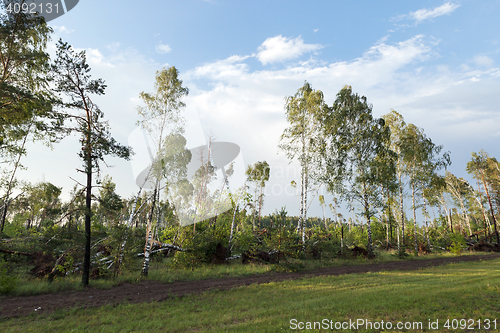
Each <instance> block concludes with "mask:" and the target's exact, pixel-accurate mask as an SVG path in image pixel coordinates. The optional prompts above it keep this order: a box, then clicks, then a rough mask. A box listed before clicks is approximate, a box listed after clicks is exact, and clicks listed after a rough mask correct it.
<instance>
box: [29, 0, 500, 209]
mask: <svg viewBox="0 0 500 333" xmlns="http://www.w3.org/2000/svg"><path fill="white" fill-rule="evenodd" d="M499 14H500V2H498V1H496V0H485V1H468V0H462V1H442V0H426V1H356V2H350V1H314V2H304V1H232V0H208V1H201V0H186V1H160V0H153V1H148V2H142V3H141V2H137V1H134V2H133V1H123V0H122V1H116V0H107V1H97V0H82V1H80V3H79V4H78V5H77V6H76V7H75V8H74V9H73V10H71V11H70V12H69V13H67V14H66V15H63V16H62V17H60V18H57V19H55V20H53V21H51V22H50V25H51V26H52V27H53V28H54V30H55V34H54V36H53V40H54V42H55V41H57V39H58V38H62V39H63V40H65V41H67V42H69V43H70V44H71V45H73V46H74V47H75V48H78V49H84V50H86V52H87V57H88V62H89V63H90V65H91V67H92V73H93V75H94V77H95V78H103V79H104V80H105V81H106V83H107V85H108V88H107V90H106V95H105V96H103V97H99V98H96V99H95V102H96V103H97V104H98V105H99V106H100V107H101V109H102V110H103V111H104V112H105V115H106V118H107V119H109V122H110V125H111V129H112V133H113V135H114V136H115V138H116V139H117V140H118V141H119V142H122V143H124V144H127V143H128V140H129V136H130V134H131V133H132V131H133V130H134V129H135V128H136V121H137V120H138V116H137V112H136V107H137V106H138V105H140V100H139V98H138V95H139V93H140V92H141V91H146V92H152V91H153V84H154V76H155V72H156V71H157V70H159V69H161V68H162V67H165V66H176V67H177V69H178V70H179V71H180V77H181V79H182V80H183V81H184V85H185V86H187V87H188V88H189V89H190V93H189V96H188V98H186V99H185V102H186V104H187V106H188V108H189V109H190V110H191V111H192V110H194V111H195V112H197V114H198V115H199V120H200V123H201V126H202V127H203V130H204V131H205V134H209V133H212V135H213V136H214V137H215V138H216V140H218V141H228V142H233V143H236V144H237V145H239V146H240V147H241V155H242V157H243V160H244V163H245V164H253V163H255V162H257V161H263V160H266V161H267V162H268V163H269V164H270V166H271V180H270V181H269V184H268V186H267V188H268V190H267V193H268V196H267V198H266V203H265V207H264V212H265V213H270V212H273V211H274V210H275V209H277V208H280V207H281V206H285V205H286V207H287V210H288V212H289V214H292V215H298V205H297V204H298V198H297V196H295V195H293V194H292V193H293V191H292V189H291V188H289V184H290V181H291V180H293V179H295V180H296V181H299V178H298V169H297V168H296V165H294V164H291V165H289V164H288V160H287V159H286V157H285V155H284V154H283V153H279V151H278V147H277V146H278V143H279V137H280V135H281V134H282V133H283V130H284V129H285V128H286V127H287V122H286V119H285V116H284V98H285V97H286V96H290V95H293V94H295V93H296V92H297V89H299V88H300V87H301V86H302V85H303V83H304V81H305V80H307V81H308V82H309V83H310V84H311V85H312V87H313V88H314V89H319V90H321V91H323V93H324V95H325V99H326V102H327V103H328V104H329V105H331V104H332V102H333V101H334V99H335V95H336V93H337V92H338V91H339V90H340V89H341V88H342V87H343V86H344V85H346V84H349V85H351V86H352V88H353V90H354V91H355V92H357V93H359V94H361V95H365V96H366V97H367V98H368V101H369V102H370V103H372V104H373V112H374V115H375V116H382V115H384V114H386V113H388V112H389V111H390V110H391V109H395V110H397V111H398V112H399V113H401V114H402V115H403V116H404V118H405V120H406V121H407V122H408V123H414V124H415V125H417V126H418V127H421V128H423V129H424V130H425V133H426V135H427V136H429V137H430V138H431V139H432V140H433V141H434V142H435V143H437V144H440V145H443V146H444V150H446V151H450V152H451V158H452V162H453V164H452V165H451V167H450V168H449V170H450V171H452V172H453V173H455V174H456V175H458V176H461V177H466V178H467V179H470V178H469V177H468V175H467V174H466V172H465V165H466V163H467V161H468V160H469V159H470V154H471V152H472V151H479V150H480V149H485V150H486V151H487V152H488V153H489V154H490V155H492V156H496V157H497V158H498V157H500V151H499V148H498V140H499V139H500V126H499V125H500V109H499V106H500V93H499V92H500V56H499V55H500V25H499V24H498V17H499ZM51 52H54V46H51ZM78 149H79V148H78V140H77V138H76V137H74V138H67V139H65V140H63V141H62V142H61V143H59V144H57V145H55V146H54V148H53V150H50V149H49V148H45V147H43V146H41V145H39V144H35V145H32V146H31V147H30V150H29V155H28V157H27V158H26V159H25V160H24V164H25V165H26V166H27V167H28V170H26V171H24V172H23V173H22V178H26V179H28V180H30V181H32V182H37V181H42V180H45V181H50V182H52V183H54V184H56V185H57V186H62V187H64V190H63V191H64V193H65V195H66V197H67V195H68V192H69V190H70V188H71V187H72V186H73V181H72V180H71V179H70V178H69V177H73V178H75V179H80V180H82V179H83V178H82V175H79V174H78V173H77V172H76V168H79V167H80V165H81V162H80V161H79V159H78V156H77V152H78ZM108 162H109V163H108V164H111V165H114V167H112V168H110V169H104V172H105V173H108V174H110V175H111V176H112V177H113V180H114V181H115V182H116V183H117V191H118V193H119V194H121V195H122V196H124V197H130V196H131V195H132V194H133V193H134V192H136V191H137V186H136V185H135V180H134V171H133V167H132V164H131V163H130V162H125V161H119V160H117V159H113V158H111V159H108ZM295 170H297V171H295ZM314 200H315V202H314V203H313V205H312V206H311V210H310V213H309V215H322V212H321V209H320V207H319V204H318V203H317V201H318V200H317V198H315V199H314ZM327 213H328V212H327ZM328 215H331V214H329V213H328Z"/></svg>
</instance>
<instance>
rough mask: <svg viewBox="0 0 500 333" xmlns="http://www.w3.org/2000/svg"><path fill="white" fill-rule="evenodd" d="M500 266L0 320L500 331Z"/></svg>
mask: <svg viewBox="0 0 500 333" xmlns="http://www.w3.org/2000/svg"><path fill="white" fill-rule="evenodd" d="M499 264H500V259H494V260H486V261H480V262H469V263H460V264H450V265H446V266H438V267H433V268H427V269H424V270H418V271H409V272H401V271H392V272H379V273H366V274H351V275H343V276H331V277H316V278H307V279H301V280H293V281H285V282H280V283H269V284H263V285H251V286H248V287H240V288H236V289H232V290H229V291H211V292H206V293H203V294H201V295H191V296H185V297H179V298H172V299H167V300H165V301H163V302H160V303H157V302H154V303H142V304H126V303H125V304H120V305H118V306H105V307H102V308H98V309H69V310H60V311H58V312H56V313H54V314H51V315H36V314H33V315H31V316H28V317H24V318H17V319H9V320H3V321H1V322H0V331H2V332H29V331H36V332H287V331H293V330H291V324H290V321H291V320H292V319H296V320H297V321H299V322H321V321H322V320H323V319H328V320H332V321H333V322H336V321H339V322H343V321H349V320H350V319H351V320H354V321H355V320H357V319H365V320H370V321H371V322H372V323H374V322H380V321H382V320H383V321H384V322H388V321H390V322H392V323H394V325H395V324H396V322H399V321H401V322H407V321H409V322H422V323H423V328H424V329H423V330H412V329H409V330H401V331H407V332H421V331H429V332H456V331H457V330H452V329H450V330H447V329H445V328H444V327H443V324H444V323H445V321H446V320H447V319H453V318H456V319H473V320H475V331H484V330H478V324H477V320H482V321H483V320H485V319H490V320H493V319H496V320H497V331H498V330H499V328H500V315H499V313H500V265H499ZM429 320H431V321H432V322H434V321H436V320H439V329H438V330H428V329H427V325H428V323H429ZM296 331H297V330H296ZM323 331H330V330H323ZM334 331H335V330H334ZM336 331H338V332H341V331H342V332H351V330H349V329H347V330H336ZM380 331H381V330H364V329H360V330H356V331H355V332H380ZM458 331H460V330H458ZM491 331H492V332H494V330H491ZM385 332H400V330H397V329H392V330H386V331H385Z"/></svg>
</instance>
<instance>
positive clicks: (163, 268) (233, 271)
mask: <svg viewBox="0 0 500 333" xmlns="http://www.w3.org/2000/svg"><path fill="white" fill-rule="evenodd" d="M475 254H479V253H477V252H464V253H462V255H475ZM481 254H484V253H481ZM454 256H455V255H454V254H452V253H450V252H436V253H432V254H426V255H420V256H418V257H416V256H414V255H410V256H409V257H408V258H406V259H404V260H420V259H430V258H439V257H454ZM401 260H402V259H398V258H397V257H396V255H395V253H394V251H392V250H391V251H380V252H377V256H376V258H375V259H364V258H358V259H352V258H351V259H337V258H335V259H324V260H298V259H296V260H293V259H292V260H289V264H288V265H261V264H247V265H243V264H241V260H240V259H236V260H233V261H232V262H231V263H230V264H229V265H208V264H203V265H200V266H199V267H195V268H192V269H185V268H172V267H170V266H169V265H168V264H167V263H166V262H165V261H153V262H152V264H151V268H150V271H149V276H148V279H149V280H154V281H161V282H167V283H171V282H174V281H193V280H204V279H217V278H224V277H229V276H233V277H236V276H247V275H254V274H262V273H266V272H269V271H292V270H295V271H297V270H298V271H308V270H314V269H317V268H322V267H336V266H348V265H363V264H372V263H382V262H390V261H401ZM141 266H142V261H138V262H137V269H135V270H126V271H124V272H123V273H122V274H120V275H119V276H117V277H114V278H107V279H97V280H91V282H90V285H91V286H92V287H94V288H101V289H106V288H111V287H113V286H116V285H118V284H122V283H135V282H140V281H141V279H142V278H141V276H140V267H141ZM82 289H83V287H82V284H81V275H79V274H75V275H70V276H65V277H55V280H54V282H52V283H49V282H48V281H47V279H36V278H31V277H29V276H27V275H26V273H24V272H19V273H18V274H17V283H16V287H15V288H14V289H13V290H11V291H10V292H9V294H8V295H9V296H26V295H37V294H42V293H53V292H58V291H63V290H82Z"/></svg>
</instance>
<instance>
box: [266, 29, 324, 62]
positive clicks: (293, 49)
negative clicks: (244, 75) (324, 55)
mask: <svg viewBox="0 0 500 333" xmlns="http://www.w3.org/2000/svg"><path fill="white" fill-rule="evenodd" d="M321 48H323V46H322V45H320V44H304V40H303V39H302V37H300V36H299V37H297V38H287V37H283V36H282V35H279V36H276V37H270V38H268V39H266V40H265V41H264V43H262V45H261V46H259V48H258V49H257V50H258V53H257V59H258V60H259V61H260V62H261V63H262V64H263V65H267V64H268V63H273V62H278V61H284V60H290V59H295V58H298V57H300V56H301V55H302V54H304V53H305V52H312V51H316V50H319V49H321Z"/></svg>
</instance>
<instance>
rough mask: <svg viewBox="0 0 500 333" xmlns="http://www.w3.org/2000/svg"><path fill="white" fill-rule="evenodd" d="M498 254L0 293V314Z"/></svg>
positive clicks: (422, 265) (413, 266)
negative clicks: (25, 293) (11, 294)
mask: <svg viewBox="0 0 500 333" xmlns="http://www.w3.org/2000/svg"><path fill="white" fill-rule="evenodd" d="M495 258H500V254H489V255H470V256H460V257H452V258H435V259H420V260H407V261H394V262H388V263H376V264H367V265H356V266H341V267H328V268H321V269H317V270H314V271H307V272H298V273H276V272H271V273H265V274H259V275H252V276H242V277H233V278H223V279H212V280H202V281H184V282H182V281H180V282H174V283H163V282H157V281H143V282H140V283H135V284H131V283H126V284H122V285H118V286H116V287H113V288H111V289H106V290H103V289H94V288H88V289H86V290H84V291H64V292H58V293H53V294H42V295H35V296H21V297H6V296H2V297H0V318H3V319H5V318H9V317H19V316H26V315H29V314H31V313H50V312H53V311H55V310H57V309H61V308H66V309H68V308H74V307H83V308H85V307H100V306H103V305H107V304H109V305H116V304H119V303H122V302H128V303H140V302H154V301H157V302H161V301H163V300H165V299H168V298H170V297H179V296H184V295H188V294H200V293H203V292H205V291H209V290H215V289H217V290H228V289H231V288H235V287H240V286H247V285H250V284H260V283H269V282H279V281H284V280H293V279H301V278H308V277H314V276H325V275H341V274H354V273H367V272H380V271H392V270H403V271H406V270H417V269H422V268H425V267H431V266H438V265H444V264H449V263H456V262H467V261H478V260H488V259H495Z"/></svg>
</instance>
